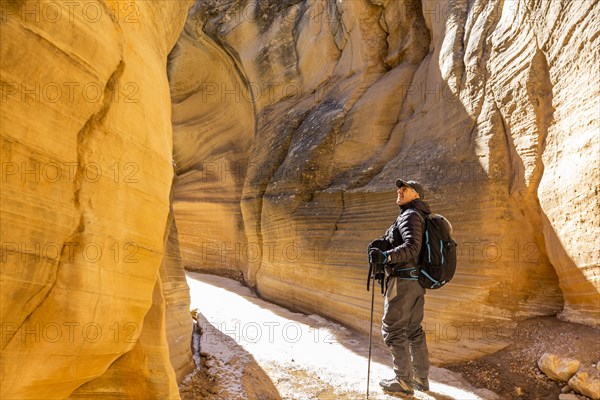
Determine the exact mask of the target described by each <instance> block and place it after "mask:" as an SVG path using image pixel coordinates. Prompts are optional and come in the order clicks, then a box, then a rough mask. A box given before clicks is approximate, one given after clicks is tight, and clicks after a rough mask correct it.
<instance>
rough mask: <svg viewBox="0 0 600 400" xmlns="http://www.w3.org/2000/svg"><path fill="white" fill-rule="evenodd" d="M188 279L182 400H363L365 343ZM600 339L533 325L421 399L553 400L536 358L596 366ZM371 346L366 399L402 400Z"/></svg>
mask: <svg viewBox="0 0 600 400" xmlns="http://www.w3.org/2000/svg"><path fill="white" fill-rule="evenodd" d="M187 276H188V285H189V287H190V293H191V298H192V301H191V302H192V309H194V308H197V309H198V310H200V313H198V314H197V320H198V326H199V327H200V331H201V333H200V334H196V335H195V347H196V352H197V354H196V356H195V358H196V363H197V365H199V367H198V368H197V369H196V371H195V372H194V373H193V374H191V375H189V376H188V377H187V378H186V379H185V380H184V382H183V383H182V384H181V386H180V390H181V396H182V399H183V400H192V399H212V400H237V399H240V400H241V399H260V400H262V399H265V400H266V399H298V400H301V399H302V400H304V399H331V400H333V399H348V400H350V399H352V400H354V399H365V398H366V388H367V356H368V337H366V336H365V335H361V334H358V333H356V332H354V331H351V330H349V329H347V328H344V327H342V326H340V325H339V324H336V323H333V322H331V321H329V320H326V319H324V318H322V317H320V316H317V315H306V314H300V313H296V312H293V311H290V310H288V309H286V308H283V307H280V306H277V305H274V304H271V303H268V302H266V301H263V300H261V299H260V298H258V297H257V296H256V294H254V293H253V292H252V291H251V290H250V289H249V288H247V287H244V286H243V285H242V284H240V283H239V282H238V281H235V280H232V279H227V278H223V277H218V276H213V275H205V274H199V273H193V272H188V273H187ZM599 339H600V336H599V334H598V331H597V330H594V329H592V328H588V327H584V326H582V325H577V324H568V323H564V322H561V321H558V320H556V319H554V318H538V319H534V320H530V321H526V322H525V323H523V324H521V325H520V326H519V329H518V330H517V334H516V335H515V342H514V343H513V344H512V345H511V346H509V347H507V348H506V349H505V350H503V351H501V352H499V353H496V354H493V355H491V356H488V357H485V358H483V359H481V360H477V361H472V362H468V363H463V364H456V365H448V366H445V367H444V368H441V367H435V366H433V367H432V369H431V375H430V377H431V382H430V389H431V390H430V391H429V392H427V393H424V392H418V391H417V392H415V396H414V398H416V399H460V400H466V399H485V400H493V399H511V398H515V399H538V398H539V399H547V398H554V399H556V398H558V394H559V393H560V387H559V386H558V384H556V383H555V382H552V381H550V380H549V379H548V378H546V377H545V376H543V375H542V374H541V373H540V372H539V370H537V367H536V366H535V361H536V360H537V358H538V357H539V355H541V354H542V353H543V352H545V351H551V350H553V349H554V350H558V351H559V352H562V353H563V354H565V353H566V354H570V355H577V354H579V358H580V360H581V361H582V362H592V361H594V360H596V361H597V360H598V359H600V348H599V346H600V345H599V344H598V343H600V340H599ZM373 341H374V347H373V354H372V361H371V379H370V389H369V390H370V397H369V398H370V399H393V398H397V397H393V396H390V395H387V394H384V393H383V392H382V391H381V389H380V388H379V385H378V382H379V380H380V379H382V378H388V377H391V376H393V372H392V369H391V366H390V365H391V364H390V358H389V354H388V351H387V350H386V349H385V346H384V344H383V342H382V340H381V336H380V334H379V332H375V331H374V340H373ZM586 349H587V350H586ZM590 349H591V351H590ZM582 358H583V359H582ZM588 359H589V360H588ZM490 389H492V390H493V391H492V390H490Z"/></svg>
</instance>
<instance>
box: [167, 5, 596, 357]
mask: <svg viewBox="0 0 600 400" xmlns="http://www.w3.org/2000/svg"><path fill="white" fill-rule="evenodd" d="M599 31H600V10H599V6H598V2H595V1H585V0H584V1H578V2H568V1H534V0H519V1H517V0H514V1H508V0H507V1H495V2H488V1H483V0H475V1H467V0H456V1H444V0H441V1H439V0H436V1H433V0H432V1H429V0H423V1H420V0H394V1H389V0H353V1H332V0H331V1H328V0H316V1H310V2H309V1H304V0H288V1H260V2H254V1H238V2H226V1H222V0H212V1H202V2H196V5H195V6H194V8H193V9H192V11H191V13H190V17H189V18H188V21H187V23H186V28H185V32H184V34H183V35H182V37H181V38H180V39H179V41H178V43H177V45H176V47H175V49H174V51H173V53H172V54H171V57H170V63H169V74H170V75H169V76H170V81H171V84H172V96H173V119H174V145H175V152H174V154H175V155H174V157H175V161H176V163H177V172H178V174H180V176H181V181H180V184H179V185H178V187H177V190H176V202H175V215H176V219H177V221H178V227H179V232H180V237H181V245H182V256H183V259H184V264H185V265H186V266H187V267H188V268H193V269H204V270H213V271H214V270H220V271H221V272H223V271H228V273H230V272H231V270H232V269H233V270H237V271H239V272H240V273H243V275H244V278H245V279H246V281H247V282H248V283H249V284H251V285H252V286H255V287H256V289H257V290H258V292H259V293H260V294H261V295H262V296H263V297H265V298H267V299H271V300H273V301H276V302H279V303H282V304H285V305H287V306H290V307H292V308H296V309H298V310H302V311H306V312H318V313H320V314H323V315H326V316H328V317H330V318H333V319H335V320H338V321H341V322H343V323H345V324H347V325H350V326H353V327H355V328H357V329H360V330H363V331H365V330H367V329H368V318H369V307H370V304H369V303H370V296H369V294H368V293H367V292H366V291H365V278H366V271H367V267H366V254H365V249H366V246H367V244H368V243H369V242H370V240H372V239H373V238H375V237H377V236H379V235H381V234H382V233H383V231H384V230H385V229H386V228H387V227H388V226H389V224H390V223H391V222H392V221H393V219H394V217H395V215H396V214H397V208H396V206H395V203H394V201H395V193H394V190H395V189H394V187H393V182H394V180H395V179H396V178H397V177H404V178H410V179H415V180H419V181H420V182H422V183H423V184H424V186H425V187H426V188H427V189H428V194H427V200H428V201H429V203H430V205H431V206H432V208H433V210H434V211H435V212H438V213H441V214H443V215H445V216H446V217H447V218H449V220H450V221H452V223H453V225H454V231H455V237H456V239H457V241H458V243H459V259H460V260H459V261H460V262H459V269H458V272H457V276H456V278H455V280H454V281H453V282H452V284H451V285H448V286H447V287H445V288H443V289H441V290H439V291H430V292H429V293H428V295H427V301H426V321H425V327H426V330H427V333H428V337H429V340H430V342H431V343H432V346H431V347H432V349H433V352H434V355H435V356H436V357H437V358H438V359H439V360H457V359H461V358H466V357H472V356H473V355H476V354H481V353H485V352H487V351H491V350H492V349H494V348H497V347H498V346H501V345H502V344H503V337H505V336H507V335H510V334H511V333H512V332H511V329H512V327H514V322H515V321H517V320H519V319H522V318H526V317H529V316H534V315H553V314H556V313H559V312H561V315H562V316H563V317H565V318H567V319H570V320H573V321H579V322H584V323H587V324H591V325H600V320H598V312H599V311H600V297H599V287H600V282H599V276H600V274H599V272H598V270H599V268H598V266H599V256H598V255H599V254H600V252H598V243H597V237H598V234H599V233H600V214H598V212H597V210H598V200H597V193H598V182H599V178H600V176H599V171H600V169H599V168H598V167H599V161H598V157H597V155H598V150H599V143H598V135H597V132H598V120H597V118H596V117H597V110H598V106H599V101H600V100H599V99H600V96H599V94H600V93H599V87H598V84H597V79H596V77H597V76H598V65H600V62H599V61H600V60H599V59H598V58H599V54H598V52H597V51H595V50H594V49H596V48H597V47H598V32H599ZM211 163H212V164H211ZM217 163H221V165H222V168H221V169H219V167H218V166H215V165H214V164H217ZM233 166H236V167H233ZM240 166H241V167H240ZM208 242H210V243H208ZM207 243H208V244H207ZM380 303H381V302H380V301H379V302H377V304H378V307H380ZM376 312H377V313H378V314H379V315H381V309H380V308H377V310H376ZM376 325H379V323H378V322H377V323H376Z"/></svg>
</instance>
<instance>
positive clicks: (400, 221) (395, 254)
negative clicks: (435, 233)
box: [375, 199, 431, 267]
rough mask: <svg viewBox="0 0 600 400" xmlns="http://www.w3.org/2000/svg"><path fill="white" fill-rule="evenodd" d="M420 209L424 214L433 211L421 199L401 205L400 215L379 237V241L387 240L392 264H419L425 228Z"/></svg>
mask: <svg viewBox="0 0 600 400" xmlns="http://www.w3.org/2000/svg"><path fill="white" fill-rule="evenodd" d="M419 211H420V212H421V213H423V214H430V213H431V211H430V209H429V205H428V204H427V203H426V202H424V201H423V200H421V199H416V200H413V201H411V202H410V203H408V204H405V205H404V206H401V207H400V215H399V216H398V218H396V221H395V222H394V223H393V224H392V226H390V227H389V228H388V230H387V231H386V232H385V234H384V235H383V236H382V237H381V239H379V241H384V242H386V243H385V245H386V246H385V247H387V249H386V250H388V255H389V257H390V261H389V265H390V266H395V265H398V266H407V267H410V266H416V265H417V262H418V259H419V252H420V251H421V243H422V242H423V228H424V219H423V216H421V215H419ZM375 242H377V241H375ZM388 243H389V245H388ZM378 247H379V246H378Z"/></svg>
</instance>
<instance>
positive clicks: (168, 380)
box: [0, 1, 191, 399]
mask: <svg viewBox="0 0 600 400" xmlns="http://www.w3.org/2000/svg"><path fill="white" fill-rule="evenodd" d="M67 3H68V2H64V3H63V2H37V1H19V2H2V10H1V11H2V21H1V23H0V35H1V37H2V40H1V45H0V60H1V61H0V76H1V80H2V104H1V107H2V112H1V126H2V132H1V146H2V204H1V207H0V208H1V212H2V224H1V228H0V229H1V234H2V266H1V269H0V283H1V287H0V291H1V293H2V301H1V303H0V304H1V308H0V313H1V314H0V317H1V321H2V332H1V333H2V353H1V355H2V359H1V369H2V370H1V374H0V375H1V379H2V380H1V382H0V387H1V395H0V397H2V398H20V399H22V398H52V399H57V398H68V397H69V396H73V397H85V398H89V397H96V398H103V399H107V398H116V397H119V395H122V394H124V393H125V394H127V393H129V394H132V393H135V391H136V390H138V391H139V392H140V393H146V394H147V395H148V397H154V396H155V395H156V396H164V397H168V398H174V397H177V396H178V392H177V385H176V381H175V376H176V374H175V370H174V368H173V365H175V368H176V369H177V372H178V373H181V372H180V371H181V370H182V368H183V369H185V366H184V365H183V364H185V361H183V360H182V359H181V354H180V353H179V351H180V350H178V351H175V352H174V353H177V354H178V357H179V358H178V360H174V361H173V365H171V361H170V352H169V347H170V345H171V343H169V338H167V334H168V333H171V332H175V331H177V329H175V328H173V323H172V322H171V319H172V318H173V317H172V312H176V311H175V310H177V309H178V308H179V307H181V304H183V307H184V308H187V305H186V303H185V301H186V296H184V295H181V294H178V295H176V296H175V295H174V291H173V290H172V289H170V288H169V285H170V284H172V282H177V279H178V278H175V277H172V276H169V274H168V271H167V270H168V268H167V267H165V269H166V270H165V272H164V273H161V274H160V276H159V267H160V266H161V262H162V261H163V250H164V248H165V243H166V239H167V237H168V232H169V229H168V225H167V218H168V214H169V194H170V188H171V180H172V175H173V169H172V165H171V152H172V139H171V113H170V93H169V86H168V81H167V78H166V70H165V65H166V59H167V55H168V53H169V51H170V50H171V48H172V46H173V45H174V43H175V41H176V39H177V37H178V35H179V33H180V32H181V29H182V26H183V23H184V21H185V17H186V13H187V9H188V8H189V6H190V5H191V4H190V3H185V2H171V1H163V2H127V3H125V2H116V1H100V2H90V3H85V4H82V3H77V2H71V3H70V4H67ZM84 5H85V7H84ZM167 250H168V249H167ZM178 282H179V283H177V285H181V284H185V283H182V282H181V280H180V279H179V281H178ZM169 299H171V301H169ZM188 303H189V300H188ZM170 313H171V314H170ZM170 315H171V316H170ZM180 323H181V324H184V325H185V324H187V326H188V330H190V331H191V321H190V320H189V316H186V317H185V319H182V320H180ZM179 331H180V332H181V331H182V329H179ZM179 334H181V333H179ZM188 362H189V357H188ZM144 363H145V364H144ZM141 364H143V365H141ZM76 389H77V390H76ZM130 397H131V396H130Z"/></svg>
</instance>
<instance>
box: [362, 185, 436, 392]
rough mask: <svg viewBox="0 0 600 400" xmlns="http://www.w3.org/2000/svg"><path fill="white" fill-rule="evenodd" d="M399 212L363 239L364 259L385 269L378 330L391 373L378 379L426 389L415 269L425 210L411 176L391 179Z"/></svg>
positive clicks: (388, 385) (398, 388)
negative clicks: (366, 243) (374, 237)
mask: <svg viewBox="0 0 600 400" xmlns="http://www.w3.org/2000/svg"><path fill="white" fill-rule="evenodd" d="M396 186H397V187H398V190H397V193H398V198H397V199H396V203H397V204H398V205H399V206H400V215H399V216H398V218H397V219H396V221H395V222H394V223H393V224H392V226H390V227H389V229H388V230H387V231H386V232H385V234H384V235H383V236H382V237H381V238H379V239H377V240H374V241H373V242H371V244H370V245H369V249H368V251H369V263H370V264H371V265H372V266H374V268H375V269H376V272H384V273H385V287H386V290H385V303H384V312H383V319H382V328H381V330H382V333H383V340H384V342H385V344H386V345H387V346H388V347H389V348H390V350H391V353H392V362H393V365H394V373H395V374H396V376H395V377H394V378H392V379H384V380H382V381H381V382H380V383H379V386H381V388H382V389H383V390H385V391H388V392H395V393H400V394H407V395H412V394H413V393H414V389H417V390H421V391H427V390H429V381H428V375H429V354H428V351H427V343H426V339H425V332H423V329H422V328H421V322H422V321H423V306H424V303H425V298H424V295H425V289H424V288H423V287H421V285H420V284H419V282H418V280H417V277H418V271H417V269H416V267H417V263H418V258H419V252H420V250H421V243H422V241H423V230H424V220H425V215H427V214H430V210H429V205H428V204H427V203H425V202H424V201H423V199H424V197H425V192H424V190H423V187H422V186H421V185H420V184H419V183H417V182H415V181H403V180H401V179H398V180H396Z"/></svg>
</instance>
